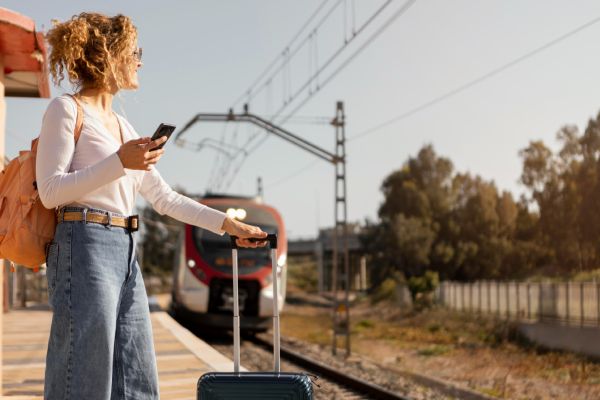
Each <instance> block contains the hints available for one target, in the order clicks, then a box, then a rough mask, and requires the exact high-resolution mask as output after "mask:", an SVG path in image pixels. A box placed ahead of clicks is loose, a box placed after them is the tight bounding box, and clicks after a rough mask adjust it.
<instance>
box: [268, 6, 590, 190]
mask: <svg viewBox="0 0 600 400" xmlns="http://www.w3.org/2000/svg"><path fill="white" fill-rule="evenodd" d="M598 22H600V17H596V18H594V19H592V20H590V21H588V22H586V23H584V24H582V25H580V26H578V27H576V28H575V29H572V30H570V31H569V32H567V33H565V34H563V35H561V36H559V37H557V38H555V39H552V40H550V41H548V42H546V43H545V44H543V45H541V46H539V47H537V48H535V49H533V50H531V51H528V52H527V53H525V54H524V55H522V56H520V57H517V58H515V59H513V60H511V61H509V62H507V63H504V64H502V65H501V66H499V67H497V68H494V69H493V70H491V71H490V72H488V73H486V74H484V75H481V76H480V77H477V78H475V79H472V80H470V81H468V82H466V83H464V84H462V85H460V86H458V87H457V88H455V89H453V90H451V91H449V92H446V93H444V94H442V95H440V96H436V97H435V98H433V99H431V100H429V101H427V102H425V103H423V104H421V105H420V106H417V107H415V108H413V109H411V110H408V111H406V112H403V113H402V114H399V115H397V116H396V117H393V118H391V119H388V120H387V121H385V122H383V123H380V124H377V125H375V126H373V127H371V128H369V129H366V130H364V131H362V132H360V133H358V134H355V135H353V136H350V137H349V138H348V139H347V141H351V140H355V139H358V138H363V137H365V136H368V135H370V134H372V133H375V132H376V131H378V130H380V129H382V128H384V127H386V126H389V125H391V124H393V123H395V122H398V121H400V120H402V119H405V118H407V117H409V116H411V115H413V114H416V113H417V112H420V111H423V110H425V109H427V108H429V107H432V106H434V105H436V104H438V103H441V102H442V101H444V100H447V99H449V98H450V97H452V96H454V95H457V94H459V93H461V92H463V91H465V90H467V89H469V88H471V87H473V86H475V85H476V84H479V83H481V82H483V81H485V80H487V79H490V78H492V77H493V76H495V75H497V74H499V73H501V72H503V71H505V70H507V69H508V68H510V67H513V66H515V65H516V64H518V63H520V62H523V61H525V60H527V59H528V58H530V57H533V56H535V55H537V54H538V53H540V52H542V51H543V50H546V49H548V48H550V47H552V46H554V45H556V44H558V43H560V42H562V41H563V40H566V39H567V38H569V37H571V36H573V35H575V34H577V33H579V32H581V31H583V30H585V29H586V28H589V27H591V26H593V25H595V24H597V23H598ZM314 165H316V162H314V163H313V165H311V164H307V165H306V166H305V167H303V168H302V169H299V170H297V171H294V172H292V173H291V174H289V175H286V176H285V177H283V178H280V179H278V180H277V181H275V182H273V183H272V184H267V185H265V188H273V187H276V186H279V185H281V184H284V183H286V182H289V181H290V180H292V179H293V178H296V177H297V176H299V175H301V174H302V173H304V172H306V171H308V170H310V168H311V167H312V166H314Z"/></svg>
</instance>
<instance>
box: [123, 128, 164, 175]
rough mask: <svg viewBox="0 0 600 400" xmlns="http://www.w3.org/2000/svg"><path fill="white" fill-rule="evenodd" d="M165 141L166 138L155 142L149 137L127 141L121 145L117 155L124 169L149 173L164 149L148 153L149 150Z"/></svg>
mask: <svg viewBox="0 0 600 400" xmlns="http://www.w3.org/2000/svg"><path fill="white" fill-rule="evenodd" d="M166 141H167V137H166V136H162V137H160V138H158V139H156V140H151V139H150V138H149V137H143V138H138V139H133V140H129V141H127V142H125V143H123V144H122V145H121V147H120V148H119V150H118V151H117V155H118V156H119V159H120V160H121V164H123V167H124V168H128V169H138V170H145V171H150V170H151V169H152V168H151V166H152V165H154V164H156V163H157V162H158V160H159V159H160V157H161V156H162V155H163V153H164V152H165V150H164V149H159V150H154V151H150V149H153V148H155V147H156V146H158V145H160V144H162V143H164V142H166Z"/></svg>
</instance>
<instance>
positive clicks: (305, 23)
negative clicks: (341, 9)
mask: <svg viewBox="0 0 600 400" xmlns="http://www.w3.org/2000/svg"><path fill="white" fill-rule="evenodd" d="M329 1H330V0H324V1H323V2H321V4H320V5H319V6H318V7H317V9H316V10H315V11H314V12H313V13H312V14H311V15H310V17H309V18H308V19H307V20H306V22H304V24H303V25H302V27H301V28H300V29H299V30H298V32H296V34H295V35H294V36H293V37H292V39H291V40H290V41H289V42H288V44H287V45H286V46H285V47H284V48H283V50H282V51H281V53H280V54H278V55H277V57H275V59H274V60H273V61H272V62H271V63H270V64H269V65H268V66H267V67H266V68H265V69H264V70H263V71H262V72H261V73H260V74H259V75H258V77H257V78H256V79H255V80H254V82H252V84H251V85H250V87H249V88H248V89H247V90H246V91H244V93H242V94H241V95H240V96H239V97H238V98H237V99H236V101H234V102H233V104H232V107H235V106H236V105H238V104H239V103H240V102H241V101H242V100H244V99H247V98H248V97H249V94H251V93H253V88H254V87H255V86H256V85H257V84H259V83H260V82H261V81H262V79H263V78H264V77H265V76H266V75H267V74H268V73H269V71H271V69H272V68H273V67H274V66H275V65H277V63H278V61H279V59H280V58H281V55H282V54H283V53H284V52H285V51H286V49H289V48H290V47H291V46H292V45H293V44H294V42H295V41H296V40H297V39H298V38H299V37H300V35H302V33H303V32H304V30H305V29H306V27H307V26H308V25H309V24H310V23H311V22H312V21H313V20H314V19H315V17H316V16H317V15H318V14H319V13H320V12H321V10H322V9H323V7H325V5H326V4H327V3H328V2H329ZM338 3H339V1H338ZM268 81H269V79H267V82H268Z"/></svg>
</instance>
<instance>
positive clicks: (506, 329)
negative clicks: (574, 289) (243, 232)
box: [281, 288, 600, 399]
mask: <svg viewBox="0 0 600 400" xmlns="http://www.w3.org/2000/svg"><path fill="white" fill-rule="evenodd" d="M291 295H292V296H293V295H294V294H293V288H292V291H291ZM331 325H332V322H331V312H330V310H329V309H327V308H319V307H311V306H306V305H292V304H286V308H285V309H284V313H283V314H282V317H281V327H282V335H284V336H287V337H294V338H296V339H299V340H303V341H307V342H311V343H315V344H320V345H324V346H327V347H329V346H330V345H331ZM351 330H352V349H353V352H356V353H359V354H361V355H364V356H368V357H370V358H371V359H373V360H374V361H376V362H379V363H383V364H388V365H391V366H395V367H398V368H402V369H406V370H412V371H415V372H419V373H424V374H427V375H433V376H436V377H438V378H441V379H446V380H449V381H452V382H454V383H457V384H460V385H463V386H468V387H471V388H473V389H475V390H478V391H481V392H484V393H487V394H489V395H493V396H497V397H502V398H510V399H564V398H577V399H597V398H600V365H599V364H598V363H595V362H591V361H589V360H586V359H585V358H582V357H580V356H577V355H574V354H569V353H559V352H539V351H536V350H535V349H534V348H533V347H530V346H527V344H526V343H525V342H519V338H518V336H517V335H515V330H514V328H513V327H512V326H511V325H510V324H508V323H505V322H499V321H495V320H494V319H491V318H484V317H477V316H473V315H467V314H462V313H456V312H451V311H448V310H443V309H436V310H429V311H425V312H423V313H419V314H410V313H403V312H402V310H399V309H398V307H397V306H394V305H392V304H389V303H385V302H384V303H378V304H377V305H376V306H372V305H371V304H370V302H369V301H368V300H367V299H363V300H362V301H360V302H358V304H356V305H355V306H353V308H352V312H351ZM340 342H343V341H338V343H339V346H340V347H342V344H343V343H340Z"/></svg>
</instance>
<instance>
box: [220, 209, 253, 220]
mask: <svg viewBox="0 0 600 400" xmlns="http://www.w3.org/2000/svg"><path fill="white" fill-rule="evenodd" d="M225 213H226V214H227V216H228V217H229V218H231V219H237V220H240V221H243V220H244V219H246V216H247V215H248V213H247V212H246V210H244V209H243V208H237V209H236V208H228V209H227V211H226V212H225Z"/></svg>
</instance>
